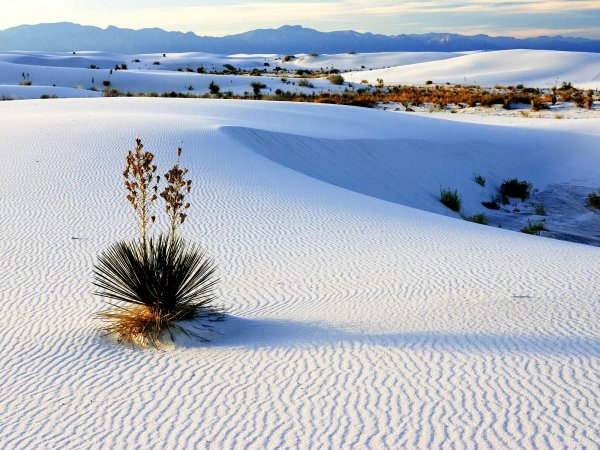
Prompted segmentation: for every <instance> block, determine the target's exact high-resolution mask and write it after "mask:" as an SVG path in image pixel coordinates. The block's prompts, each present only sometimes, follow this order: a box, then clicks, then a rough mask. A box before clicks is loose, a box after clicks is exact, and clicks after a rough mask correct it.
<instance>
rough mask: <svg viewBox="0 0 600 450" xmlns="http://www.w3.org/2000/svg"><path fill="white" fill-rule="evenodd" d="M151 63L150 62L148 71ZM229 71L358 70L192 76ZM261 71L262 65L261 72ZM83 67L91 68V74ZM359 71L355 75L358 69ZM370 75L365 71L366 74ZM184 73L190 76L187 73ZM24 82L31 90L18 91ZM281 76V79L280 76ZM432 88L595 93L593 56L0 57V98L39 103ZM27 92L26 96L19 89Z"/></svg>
mask: <svg viewBox="0 0 600 450" xmlns="http://www.w3.org/2000/svg"><path fill="white" fill-rule="evenodd" d="M155 63H158V65H156V64H155ZM122 64H126V65H127V67H128V70H119V71H114V70H112V71H111V68H114V66H115V65H119V66H121V65H122ZM225 64H229V65H231V66H233V67H235V68H237V69H244V70H249V69H254V68H255V69H261V70H262V69H266V70H268V71H272V70H273V69H275V68H276V67H277V66H279V67H284V68H286V69H288V70H290V71H291V73H292V74H293V73H295V72H296V71H297V70H298V69H308V70H331V69H332V68H336V69H338V70H345V71H348V70H358V71H356V72H347V73H344V74H343V75H344V77H345V79H346V83H345V84H343V85H341V86H338V85H333V84H331V83H330V82H329V81H328V80H327V79H325V78H312V79H310V82H311V83H312V84H313V87H301V86H299V85H298V81H299V80H298V79H294V78H290V79H289V82H283V81H282V80H281V79H280V77H279V76H276V75H274V74H273V73H270V74H266V75H264V76H248V75H211V74H200V73H197V72H196V70H197V69H198V68H199V67H203V68H204V69H205V70H206V71H208V72H214V71H216V72H222V71H223V69H224V67H223V66H224V65H225ZM265 64H267V65H268V66H265ZM90 67H97V68H96V69H92V68H90ZM361 68H362V69H361ZM371 69H373V70H371ZM188 70H190V71H191V72H190V71H188ZM24 75H25V79H26V80H28V81H31V84H32V85H31V86H25V87H24V86H19V83H20V82H22V81H24V77H23V76H24ZM281 75H283V76H285V73H284V74H281ZM378 79H383V81H384V83H385V84H399V83H401V84H424V83H425V82H426V81H428V80H430V81H433V82H435V83H442V84H443V83H447V82H448V83H452V84H455V83H458V84H480V85H482V86H495V85H496V84H501V85H516V84H525V85H527V86H533V87H551V86H555V85H557V84H561V83H562V82H563V81H568V82H572V83H573V84H574V85H575V86H577V87H580V88H592V89H598V88H600V54H597V53H577V52H558V51H541V50H506V51H492V52H466V53H427V52H425V53H418V52H417V53H408V52H388V53H357V54H334V55H327V54H324V55H316V56H312V55H306V54H303V55H296V56H295V57H294V58H292V59H291V60H289V61H287V62H284V56H282V55H270V54H269V55H213V54H208V53H169V54H165V55H164V56H163V54H144V55H124V54H118V53H108V52H93V51H87V52H76V53H75V54H72V53H44V52H4V53H0V98H2V97H9V98H13V99H28V98H39V97H40V96H41V95H56V96H59V97H82V96H87V97H97V96H98V95H100V94H99V93H98V92H95V90H98V91H101V90H102V89H104V87H105V83H110V88H111V89H117V90H119V91H121V92H124V93H126V92H132V93H153V92H156V93H158V94H162V93H166V92H178V93H187V94H196V95H202V94H206V93H208V92H209V85H210V83H211V82H214V83H216V84H217V85H218V86H219V87H220V89H221V92H222V93H224V92H227V91H231V92H232V93H233V94H235V95H243V94H244V93H246V94H248V93H252V87H251V83H253V82H259V83H263V84H265V85H266V87H265V88H264V89H263V90H262V92H263V93H264V94H274V93H275V91H276V90H277V89H281V90H282V91H292V92H303V93H305V94H311V93H319V92H323V91H326V92H340V91H343V90H345V89H349V88H350V86H349V84H350V83H352V84H353V87H354V88H360V87H363V88H364V87H365V86H364V85H361V84H360V83H361V82H362V81H363V80H366V81H367V82H369V83H372V84H375V83H377V82H378V81H377V80H378ZM27 87H29V88H31V89H30V90H29V91H28V90H26V89H24V88H27Z"/></svg>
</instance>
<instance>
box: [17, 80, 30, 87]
mask: <svg viewBox="0 0 600 450" xmlns="http://www.w3.org/2000/svg"><path fill="white" fill-rule="evenodd" d="M19 86H31V80H22V81H19Z"/></svg>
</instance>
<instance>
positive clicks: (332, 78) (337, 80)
mask: <svg viewBox="0 0 600 450" xmlns="http://www.w3.org/2000/svg"><path fill="white" fill-rule="evenodd" d="M327 79H328V80H329V82H330V83H331V84H335V85H338V86H339V85H342V84H344V77H343V76H341V75H339V74H332V75H329V76H328V77H327Z"/></svg>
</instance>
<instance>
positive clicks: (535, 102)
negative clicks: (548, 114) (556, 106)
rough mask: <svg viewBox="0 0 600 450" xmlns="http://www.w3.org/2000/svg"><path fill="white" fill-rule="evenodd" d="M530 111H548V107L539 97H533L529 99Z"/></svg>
mask: <svg viewBox="0 0 600 450" xmlns="http://www.w3.org/2000/svg"><path fill="white" fill-rule="evenodd" d="M530 103H531V110H532V111H540V110H542V109H549V107H548V105H547V104H546V103H545V102H544V101H542V99H541V98H540V97H534V98H532V99H531V102H530Z"/></svg>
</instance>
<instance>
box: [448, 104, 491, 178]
mask: <svg viewBox="0 0 600 450" xmlns="http://www.w3.org/2000/svg"><path fill="white" fill-rule="evenodd" d="M453 111H454V110H453ZM473 179H474V180H475V183H477V184H478V185H479V186H485V177H484V176H483V175H475V176H474V178H473Z"/></svg>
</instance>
